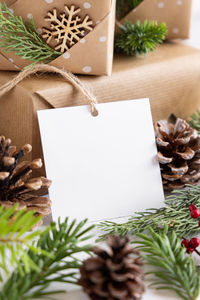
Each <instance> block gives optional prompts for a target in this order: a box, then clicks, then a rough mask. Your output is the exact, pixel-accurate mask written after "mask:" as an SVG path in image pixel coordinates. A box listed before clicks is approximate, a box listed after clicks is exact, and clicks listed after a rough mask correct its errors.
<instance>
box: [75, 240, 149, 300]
mask: <svg viewBox="0 0 200 300" xmlns="http://www.w3.org/2000/svg"><path fill="white" fill-rule="evenodd" d="M107 243H108V249H103V248H99V247H95V248H93V249H92V252H93V253H94V254H95V255H96V256H93V257H91V258H89V259H87V260H85V261H84V262H83V266H82V267H81V269H80V272H81V278H80V280H79V284H80V285H81V286H82V287H83V289H84V291H85V292H86V293H87V294H88V295H89V297H90V298H91V299H93V300H97V299H102V300H103V299H105V300H107V299H110V300H115V299H120V300H125V299H130V300H136V299H138V300H139V299H141V297H142V294H143V293H144V283H143V279H144V275H143V271H142V270H141V265H142V264H143V263H142V261H141V260H140V259H139V258H138V255H139V252H138V251H137V250H136V249H133V248H132V247H131V246H130V245H129V244H128V238H126V237H125V238H119V237H118V236H110V237H108V239H107ZM132 254H134V255H135V256H136V257H132Z"/></svg>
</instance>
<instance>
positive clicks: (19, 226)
mask: <svg viewBox="0 0 200 300" xmlns="http://www.w3.org/2000/svg"><path fill="white" fill-rule="evenodd" d="M40 220H41V217H35V216H34V212H33V211H27V210H20V211H17V205H14V206H13V207H12V208H5V207H4V206H2V205H1V206H0V268H1V269H2V270H3V271H4V273H5V274H6V275H9V269H10V267H14V266H17V267H18V271H19V273H20V274H21V275H24V274H25V273H28V272H30V271H31V270H35V271H38V266H37V264H36V263H35V262H34V261H33V260H32V259H31V255H32V252H33V253H35V254H38V253H41V250H40V249H39V248H38V247H35V246H33V245H32V241H33V240H34V239H35V238H36V237H38V236H40V235H41V234H42V231H41V230H37V231H34V232H29V231H30V230H31V229H32V228H33V227H34V226H35V225H36V224H37V223H38V222H39V221H40ZM27 232H29V233H27ZM27 249H29V253H27ZM42 253H43V254H45V255H48V256H49V254H48V253H46V251H42ZM20 260H21V261H22V263H23V265H24V268H23V269H22V268H21V266H20V264H19V261H20ZM0 279H1V280H3V279H2V278H0Z"/></svg>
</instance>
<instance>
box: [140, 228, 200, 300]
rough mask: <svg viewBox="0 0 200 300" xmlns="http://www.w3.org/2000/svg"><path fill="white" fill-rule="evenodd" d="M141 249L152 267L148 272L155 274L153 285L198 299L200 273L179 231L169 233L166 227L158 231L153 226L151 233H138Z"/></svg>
mask: <svg viewBox="0 0 200 300" xmlns="http://www.w3.org/2000/svg"><path fill="white" fill-rule="evenodd" d="M138 237H139V238H140V240H138V241H135V243H137V244H139V246H138V249H139V250H140V251H141V253H142V257H143V260H144V262H145V263H146V264H147V265H149V266H150V271H148V274H149V275H151V276H153V277H154V278H153V279H151V280H152V283H151V286H153V287H156V288H158V289H165V290H172V291H173V292H175V293H176V294H177V295H178V296H179V297H181V298H182V299H184V300H195V299H197V298H198V296H199V292H200V280H199V278H200V273H199V268H198V267H197V266H196V262H195V261H194V260H193V258H192V256H191V255H187V254H186V249H185V247H182V246H181V240H180V239H179V238H178V236H177V234H176V233H175V231H172V232H170V233H169V231H168V227H167V226H165V227H164V229H163V230H162V231H159V232H158V233H156V232H155V231H154V230H153V229H152V228H149V229H148V233H147V234H138Z"/></svg>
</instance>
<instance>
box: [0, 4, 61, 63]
mask: <svg viewBox="0 0 200 300" xmlns="http://www.w3.org/2000/svg"><path fill="white" fill-rule="evenodd" d="M0 48H1V49H2V51H4V52H7V53H10V52H14V53H15V54H16V55H18V56H20V57H22V58H23V59H25V60H29V61H32V62H33V64H35V63H38V62H43V63H48V62H50V61H52V60H54V59H56V58H57V57H58V56H59V55H60V52H57V51H55V50H54V49H52V48H51V47H50V46H48V45H47V44H46V42H45V41H44V40H43V39H42V38H41V37H40V35H39V34H38V32H37V29H36V26H35V23H34V20H33V19H31V20H30V22H27V21H23V19H22V17H17V16H15V15H14V14H13V13H12V12H11V10H10V9H9V8H8V7H7V5H6V3H5V2H4V3H3V4H1V3H0Z"/></svg>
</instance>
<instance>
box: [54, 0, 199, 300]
mask: <svg viewBox="0 0 200 300" xmlns="http://www.w3.org/2000/svg"><path fill="white" fill-rule="evenodd" d="M183 43H184V44H187V45H190V46H193V47H196V48H199V49H200V0H193V16H192V29H191V38H190V39H188V40H185V41H183ZM63 287H64V289H68V287H66V286H63ZM54 288H55V289H57V288H60V286H56V285H53V286H51V289H52V290H54ZM68 290H69V292H67V293H65V294H62V295H58V296H55V299H57V300H88V299H89V298H88V297H87V296H86V295H85V294H84V293H83V292H81V291H80V290H75V291H70V290H71V288H69V289H68ZM176 299H180V298H178V297H177V296H176V295H174V294H173V293H171V292H168V291H156V290H152V289H148V288H147V290H146V292H145V294H144V297H143V300H176ZM198 300H200V296H199V298H198Z"/></svg>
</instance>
